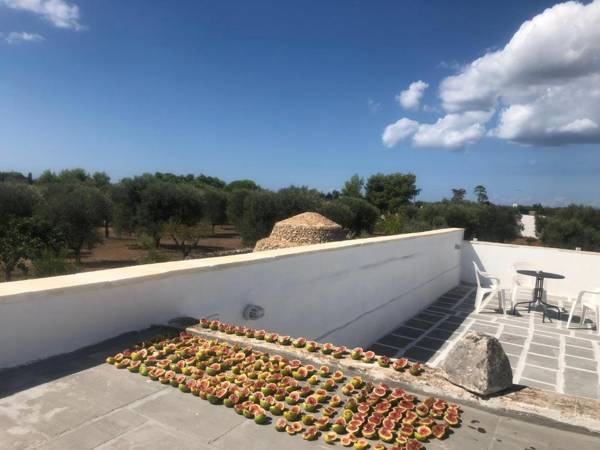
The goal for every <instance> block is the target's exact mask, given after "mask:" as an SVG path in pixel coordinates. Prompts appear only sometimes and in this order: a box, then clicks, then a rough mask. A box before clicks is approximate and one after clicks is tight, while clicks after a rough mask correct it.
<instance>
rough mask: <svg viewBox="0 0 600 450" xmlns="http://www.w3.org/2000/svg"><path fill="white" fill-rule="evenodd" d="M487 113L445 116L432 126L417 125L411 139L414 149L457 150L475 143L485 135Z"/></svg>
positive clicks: (488, 115) (468, 112) (425, 124)
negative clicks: (437, 148) (436, 148)
mask: <svg viewBox="0 0 600 450" xmlns="http://www.w3.org/2000/svg"><path fill="white" fill-rule="evenodd" d="M491 116H492V114H491V113H490V112H488V111H466V112H463V113H451V114H446V115H445V116H444V117H442V118H440V119H438V120H437V122H435V123H433V124H427V123H423V124H420V125H419V128H418V130H417V132H416V133H415V134H414V136H413V137H412V140H413V145H414V146H415V147H441V148H447V149H450V150H457V149H460V148H463V147H464V146H466V145H469V144H472V143H473V142H477V141H478V140H479V139H481V137H482V136H483V135H484V134H485V123H486V122H487V121H488V120H489V119H490V118H491Z"/></svg>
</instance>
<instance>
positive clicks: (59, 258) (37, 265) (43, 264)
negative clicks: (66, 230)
mask: <svg viewBox="0 0 600 450" xmlns="http://www.w3.org/2000/svg"><path fill="white" fill-rule="evenodd" d="M32 263H33V272H34V275H35V276H36V277H53V276H55V275H66V274H69V273H75V272H76V271H77V268H76V266H75V264H73V263H72V262H71V261H70V260H69V254H68V252H67V250H66V249H60V250H59V251H54V250H52V249H50V248H46V249H45V250H43V251H42V253H41V254H40V255H39V256H38V257H37V258H35V259H34V260H33V262H32Z"/></svg>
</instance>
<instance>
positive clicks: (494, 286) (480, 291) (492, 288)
mask: <svg viewBox="0 0 600 450" xmlns="http://www.w3.org/2000/svg"><path fill="white" fill-rule="evenodd" d="M473 267H474V268H475V279H476V280H477V293H476V294H475V312H480V311H481V308H482V307H483V299H484V297H485V296H486V295H488V299H491V298H492V297H494V294H496V295H498V306H499V307H500V309H501V310H502V313H503V314H506V309H505V308H504V291H503V290H502V289H500V278H498V277H495V276H493V275H491V274H489V273H486V272H483V271H482V270H481V269H480V268H479V266H477V263H476V262H475V261H473ZM482 278H483V279H486V280H488V281H489V286H487V287H485V286H482Z"/></svg>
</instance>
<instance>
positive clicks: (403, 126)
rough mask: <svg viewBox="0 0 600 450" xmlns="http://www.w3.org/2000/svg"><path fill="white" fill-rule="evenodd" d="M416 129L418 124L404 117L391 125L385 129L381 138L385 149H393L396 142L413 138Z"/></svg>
mask: <svg viewBox="0 0 600 450" xmlns="http://www.w3.org/2000/svg"><path fill="white" fill-rule="evenodd" d="M418 129H419V122H417V121H416V120H410V119H407V118H406V117H404V118H402V119H400V120H399V121H397V122H396V123H392V124H391V125H388V126H387V127H385V130H384V131H383V136H382V140H383V145H385V146H386V147H393V146H394V145H396V144H397V143H398V142H400V141H402V140H404V139H406V138H408V137H410V136H413V135H414V134H415V133H416V132H417V130H418Z"/></svg>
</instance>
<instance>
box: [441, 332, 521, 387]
mask: <svg viewBox="0 0 600 450" xmlns="http://www.w3.org/2000/svg"><path fill="white" fill-rule="evenodd" d="M442 370H444V372H445V376H446V379H447V380H448V381H450V382H451V383H452V384H456V385H457V386H461V387H462V388H464V389H466V390H468V391H470V392H473V393H475V394H478V395H483V396H486V395H490V394H494V393H496V392H499V391H502V390H504V389H507V388H509V387H510V386H512V369H511V367H510V361H509V360H508V357H507V356H506V353H504V349H503V348H502V345H500V342H498V339H496V338H495V337H492V336H488V335H487V334H484V333H479V332H475V331H471V332H469V333H467V334H466V335H465V336H464V338H463V339H462V340H461V341H459V342H458V343H457V344H456V345H455V346H454V348H453V349H452V350H451V351H450V353H449V354H448V356H447V357H446V360H445V361H444V363H443V365H442Z"/></svg>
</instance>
